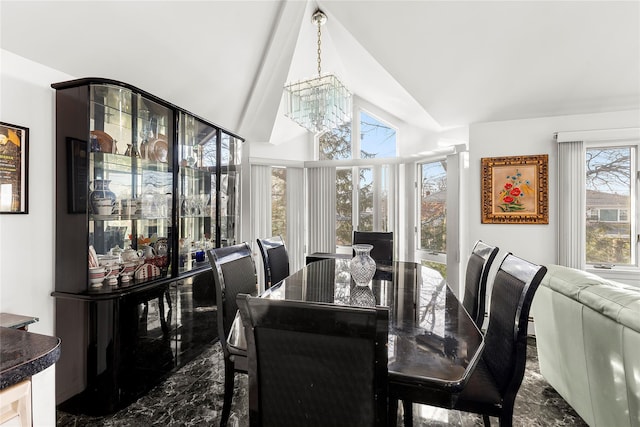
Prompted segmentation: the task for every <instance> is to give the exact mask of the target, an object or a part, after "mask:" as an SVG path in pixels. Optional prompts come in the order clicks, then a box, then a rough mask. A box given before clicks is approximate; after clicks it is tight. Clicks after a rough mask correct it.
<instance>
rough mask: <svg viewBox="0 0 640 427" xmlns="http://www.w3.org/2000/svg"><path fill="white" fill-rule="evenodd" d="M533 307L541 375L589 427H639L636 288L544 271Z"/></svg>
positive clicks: (639, 303)
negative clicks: (544, 274) (545, 272)
mask: <svg viewBox="0 0 640 427" xmlns="http://www.w3.org/2000/svg"><path fill="white" fill-rule="evenodd" d="M547 268H548V270H547V274H546V276H545V277H544V279H543V280H542V283H541V284H540V287H539V288H538V291H537V292H536V295H535V298H534V300H533V305H532V309H531V312H532V314H533V318H534V325H535V334H536V342H537V347H538V359H539V362H540V372H541V373H542V376H544V378H545V379H546V380H547V381H548V382H549V384H551V386H553V388H554V389H555V390H556V391H557V392H558V393H559V394H560V395H561V396H562V397H563V398H564V399H565V400H566V401H567V402H568V403H569V404H570V405H571V406H572V407H573V408H574V409H575V410H576V412H577V413H578V414H579V415H580V417H582V419H584V421H585V422H587V423H588V424H589V425H590V426H592V427H595V426H602V427H625V426H631V427H639V426H640V288H638V287H634V286H631V285H625V284H622V283H617V282H613V281H610V280H605V279H602V278H601V277H599V276H596V275H594V274H590V273H587V272H585V271H581V270H576V269H572V268H567V267H562V266H558V265H549V266H547Z"/></svg>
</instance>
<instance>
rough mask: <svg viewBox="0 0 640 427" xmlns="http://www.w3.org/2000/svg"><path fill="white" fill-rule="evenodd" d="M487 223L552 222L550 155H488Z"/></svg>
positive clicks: (484, 185)
mask: <svg viewBox="0 0 640 427" xmlns="http://www.w3.org/2000/svg"><path fill="white" fill-rule="evenodd" d="M481 161H482V223H483V224H548V223H549V200H548V187H549V185H548V179H549V170H548V162H549V156H548V155H547V154H540V155H535V156H513V157H484V158H482V159H481Z"/></svg>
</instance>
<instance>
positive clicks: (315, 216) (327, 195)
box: [307, 167, 336, 253]
mask: <svg viewBox="0 0 640 427" xmlns="http://www.w3.org/2000/svg"><path fill="white" fill-rule="evenodd" d="M335 192H336V168H335V167H319V168H308V169H307V207H308V214H309V228H308V230H307V234H308V236H309V237H308V242H309V247H308V248H307V253H314V252H335V251H336V239H335V235H336V198H335Z"/></svg>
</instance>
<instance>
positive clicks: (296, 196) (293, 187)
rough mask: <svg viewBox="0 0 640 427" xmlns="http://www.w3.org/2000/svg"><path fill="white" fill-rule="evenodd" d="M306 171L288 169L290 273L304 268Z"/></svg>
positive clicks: (288, 248) (287, 242)
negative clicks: (303, 207)
mask: <svg viewBox="0 0 640 427" xmlns="http://www.w3.org/2000/svg"><path fill="white" fill-rule="evenodd" d="M302 206H304V169H303V168H296V167H287V241H286V242H285V243H286V245H287V252H288V253H289V271H291V272H294V271H298V270H300V269H301V268H302V267H304V252H305V251H304V240H305V235H304V230H305V226H304V220H305V218H304V214H305V212H304V209H301V207H302Z"/></svg>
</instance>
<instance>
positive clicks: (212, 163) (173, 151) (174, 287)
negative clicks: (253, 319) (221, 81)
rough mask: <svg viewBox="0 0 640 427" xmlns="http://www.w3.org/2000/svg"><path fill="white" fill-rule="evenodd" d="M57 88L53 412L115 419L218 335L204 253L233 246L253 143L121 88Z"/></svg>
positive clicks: (101, 83) (92, 81) (95, 83)
mask: <svg viewBox="0 0 640 427" xmlns="http://www.w3.org/2000/svg"><path fill="white" fill-rule="evenodd" d="M52 87H53V88H54V89H55V90H56V183H55V186H56V216H55V224H56V225H55V227H56V237H55V290H54V292H53V293H52V295H53V296H54V297H55V298H56V335H57V336H59V337H60V338H61V339H62V352H61V357H60V360H59V362H58V364H57V367H56V389H57V403H58V404H59V406H60V408H61V409H64V410H67V411H70V412H75V413H85V414H90V415H100V414H107V413H112V412H114V411H116V410H118V409H120V408H122V407H124V406H126V405H127V404H129V403H131V402H133V401H134V400H135V399H136V398H138V397H139V396H140V395H142V394H143V393H145V392H146V391H148V390H149V389H150V388H152V387H153V386H154V385H156V384H157V383H158V382H159V381H161V380H162V379H163V378H165V377H166V376H167V374H169V373H170V372H173V371H174V370H176V369H177V368H179V367H181V366H183V365H184V364H186V363H187V362H188V361H190V360H192V359H193V358H194V357H195V356H196V355H198V354H199V353H200V352H201V351H202V350H203V348H204V347H205V346H206V345H208V344H210V343H211V342H213V341H214V340H215V339H216V337H217V334H216V313H215V292H214V289H213V279H212V276H211V269H210V266H209V263H208V259H207V257H206V254H205V250H206V249H209V248H213V247H220V246H226V245H232V244H235V243H236V235H237V231H238V230H239V225H240V224H239V201H240V198H239V188H240V185H239V177H240V150H241V146H242V143H243V139H242V138H240V137H238V136H236V135H234V134H233V133H231V132H229V131H227V130H225V129H223V128H221V127H219V126H216V125H214V124H212V123H209V122H207V121H206V120H204V119H202V118H200V117H197V116H195V115H193V114H191V113H189V112H187V111H185V110H184V109H182V108H180V107H177V106H175V105H173V104H171V103H169V102H166V101H164V100H162V99H160V98H158V97H156V96H153V95H151V94H149V93H147V92H145V91H142V90H140V89H138V88H136V87H133V86H131V85H128V84H125V83H122V82H118V81H114V80H108V79H102V78H85V79H78V80H72V81H67V82H62V83H55V84H52ZM95 266H97V267H96V268H90V267H95Z"/></svg>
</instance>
